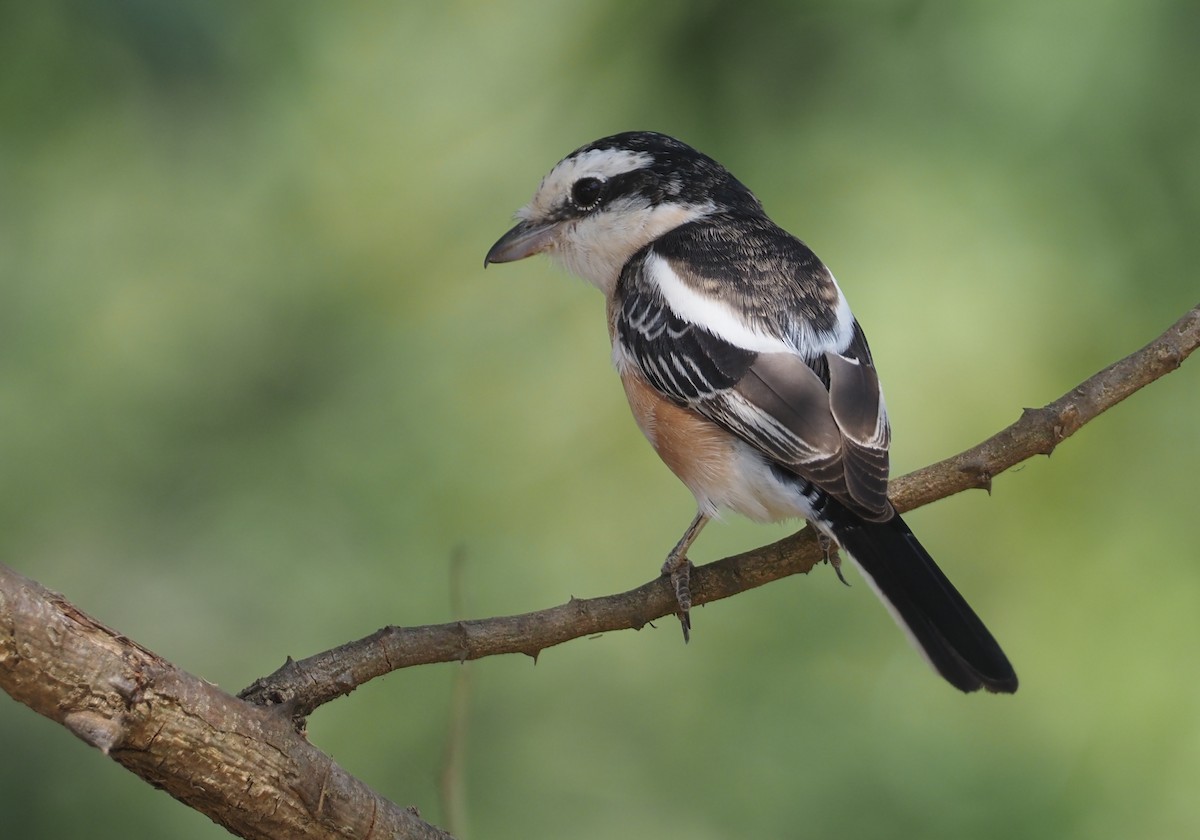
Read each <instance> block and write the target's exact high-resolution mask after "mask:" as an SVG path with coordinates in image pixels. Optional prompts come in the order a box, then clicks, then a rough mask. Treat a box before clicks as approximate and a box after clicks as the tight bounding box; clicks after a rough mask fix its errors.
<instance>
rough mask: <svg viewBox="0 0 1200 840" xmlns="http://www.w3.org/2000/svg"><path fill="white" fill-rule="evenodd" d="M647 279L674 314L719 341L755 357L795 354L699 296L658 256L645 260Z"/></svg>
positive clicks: (718, 303)
mask: <svg viewBox="0 0 1200 840" xmlns="http://www.w3.org/2000/svg"><path fill="white" fill-rule="evenodd" d="M645 276H646V278H647V279H648V280H649V281H650V282H651V283H653V284H655V285H657V286H658V290H659V291H660V292H661V293H662V296H663V298H664V299H665V300H666V304H667V307H668V308H669V309H671V311H673V312H674V313H675V314H676V315H678V316H679V317H680V318H682V319H683V320H685V321H687V322H688V323H690V324H695V325H696V326H698V327H702V328H703V329H706V330H708V331H709V332H710V333H712V334H713V335H715V336H717V338H720V339H721V340H723V341H727V342H729V343H730V344H732V345H734V346H735V347H741V348H743V349H746V350H752V351H754V352H756V353H789V352H794V351H793V350H792V348H791V347H790V346H789V345H788V343H786V342H785V341H784V340H783V339H782V338H779V337H777V336H773V335H769V334H767V333H764V332H762V331H761V330H757V329H755V328H754V327H752V326H751V325H749V324H747V323H746V322H745V321H744V320H743V319H742V318H741V317H739V316H738V314H737V313H736V312H734V311H733V310H732V309H730V308H729V307H728V306H726V305H725V304H724V303H723V302H722V301H720V300H717V299H716V298H713V297H709V296H708V295H705V294H701V293H700V292H697V291H696V290H695V289H693V288H692V287H691V286H689V285H688V284H687V283H685V282H684V281H683V280H682V279H680V277H679V275H678V274H676V273H675V271H674V269H672V268H671V264H670V263H669V262H667V261H666V260H665V259H664V258H663V257H660V256H659V255H658V254H655V253H650V254H648V255H647V256H646V274H645Z"/></svg>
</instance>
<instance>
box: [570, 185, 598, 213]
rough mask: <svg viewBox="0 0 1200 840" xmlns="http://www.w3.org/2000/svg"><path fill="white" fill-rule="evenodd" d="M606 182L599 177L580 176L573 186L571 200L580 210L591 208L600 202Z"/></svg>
mask: <svg viewBox="0 0 1200 840" xmlns="http://www.w3.org/2000/svg"><path fill="white" fill-rule="evenodd" d="M603 192H604V182H603V181H601V180H600V179H599V178H580V179H579V180H578V181H576V182H575V184H574V186H572V187H571V201H572V202H574V204H575V206H576V207H578V208H579V209H580V210H591V209H592V208H593V207H595V206H596V205H597V204H599V203H600V197H601V194H602V193H603Z"/></svg>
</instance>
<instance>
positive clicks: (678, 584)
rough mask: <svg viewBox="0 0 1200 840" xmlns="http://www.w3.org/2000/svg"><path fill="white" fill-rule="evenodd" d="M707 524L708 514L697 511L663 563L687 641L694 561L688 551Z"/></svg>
mask: <svg viewBox="0 0 1200 840" xmlns="http://www.w3.org/2000/svg"><path fill="white" fill-rule="evenodd" d="M706 524H708V516H707V515H706V514H705V513H703V512H702V511H697V512H696V518H695V519H693V520H692V524H691V525H689V526H688V527H687V530H686V531H684V532H683V536H682V537H680V538H679V542H677V543H675V547H674V548H672V549H671V553H670V554H668V555H667V560H666V562H665V563H663V565H662V573H663V574H664V575H669V576H670V578H671V586H672V587H673V588H674V589H675V601H676V603H677V604H678V605H679V610H678V611H677V612H676V613H675V614H676V615H677V616H679V623H680V625H681V626H682V627H683V641H684V642H685V643H686V642H687V641H688V640H689V639H690V638H691V635H692V615H691V610H692V590H691V579H692V561H691V560H688V557H687V552H688V549H689V548H691V547H692V543H693V542H695V540H696V537H697V536H699V534H700V531H701V530H702V529H703V528H704V526H705V525H706Z"/></svg>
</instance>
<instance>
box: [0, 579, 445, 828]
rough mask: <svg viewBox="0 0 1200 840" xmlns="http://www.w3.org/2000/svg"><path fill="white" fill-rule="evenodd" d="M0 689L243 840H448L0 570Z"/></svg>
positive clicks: (209, 690)
mask: <svg viewBox="0 0 1200 840" xmlns="http://www.w3.org/2000/svg"><path fill="white" fill-rule="evenodd" d="M0 688H3V689H4V690H5V691H6V692H8V693H9V694H10V695H12V697H13V698H14V699H16V700H19V701H21V702H22V703H24V704H25V705H27V706H29V707H30V708H31V709H33V710H34V711H35V712H38V713H39V714H42V715H45V716H46V717H48V718H50V719H51V720H54V721H57V722H58V723H61V724H62V725H63V726H65V727H66V728H67V729H69V730H71V732H73V733H75V735H77V736H79V738H81V739H82V740H83V741H85V742H86V743H88V744H91V745H92V746H93V747H96V748H97V749H99V750H100V751H102V752H103V753H105V754H106V755H108V756H109V757H111V758H112V759H113V760H114V761H116V762H117V763H118V764H121V765H122V766H123V767H125V768H126V769H127V770H129V771H131V772H133V773H136V774H137V775H138V776H140V777H142V778H143V779H145V780H146V781H148V782H149V783H150V784H152V785H154V786H155V787H158V788H162V789H163V790H165V791H166V792H167V793H169V794H171V796H173V797H175V798H176V799H178V800H179V801H180V802H183V803H184V804H186V805H188V806H189V807H192V808H195V809H196V810H197V811H200V812H201V813H203V814H205V815H207V816H208V817H210V818H211V819H212V820H214V821H215V822H217V823H219V824H220V825H222V826H224V827H225V828H227V829H229V830H230V831H232V832H234V833H236V834H238V835H240V836H242V837H247V838H255V840H258V838H261V840H280V838H305V839H306V840H308V838H312V839H313V840H317V838H320V840H333V838H346V837H360V838H370V837H380V838H383V837H387V838H412V840H450V835H448V834H445V833H444V832H442V831H440V830H438V829H436V828H434V827H433V826H431V825H429V824H427V823H424V822H422V821H421V820H420V819H419V818H418V817H417V815H416V814H415V812H412V811H409V810H406V809H404V808H400V807H398V806H397V805H395V804H393V803H391V802H389V801H388V800H386V799H384V798H383V797H382V796H380V795H379V794H377V793H376V792H375V791H373V790H371V789H370V788H369V787H367V785H366V784H364V783H363V782H361V781H359V780H358V779H356V778H354V777H353V776H351V775H349V774H348V773H347V772H346V771H345V770H343V769H342V768H341V767H339V766H338V765H337V764H336V763H334V761H333V759H331V758H329V756H327V755H325V754H324V753H322V752H321V751H320V750H318V749H316V748H315V747H313V746H312V745H311V744H309V743H308V741H306V740H305V739H304V738H303V737H302V736H301V735H299V734H298V733H297V732H296V730H295V728H294V727H293V726H292V725H291V724H290V722H289V721H287V720H286V719H284V718H282V717H281V716H280V715H278V714H273V713H271V712H270V711H268V710H266V709H263V708H260V707H256V706H252V705H250V704H249V703H244V702H242V701H240V700H238V699H236V698H235V697H232V696H230V695H228V694H226V693H225V692H223V691H221V690H220V689H218V688H217V687H216V686H214V685H212V684H210V683H207V682H205V681H204V680H201V679H198V678H197V677H194V676H192V675H191V674H188V673H185V672H184V671H181V670H179V669H178V668H176V667H175V666H173V665H171V664H170V663H169V662H166V661H165V660H163V659H162V658H161V657H159V656H157V655H156V654H154V653H151V652H150V651H148V650H146V649H145V648H143V647H141V646H140V645H138V644H137V643H136V642H133V641H130V640H129V639H127V638H125V637H124V636H121V635H120V634H119V633H116V632H114V631H113V630H110V629H109V628H107V627H105V626H104V625H103V624H100V623H99V622H98V621H96V620H95V619H93V618H90V617H89V616H87V615H85V614H84V613H82V612H80V611H79V610H78V609H76V608H75V607H74V606H72V605H71V604H69V603H67V601H65V600H64V599H63V598H62V596H60V595H57V594H55V593H53V592H51V591H49V590H48V589H45V588H44V587H42V586H41V585H40V584H37V583H35V582H33V581H31V580H29V579H27V578H25V577H22V576H21V575H19V574H17V573H16V572H15V571H13V570H12V569H9V568H8V567H7V566H4V565H0Z"/></svg>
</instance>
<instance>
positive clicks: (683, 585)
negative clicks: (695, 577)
mask: <svg viewBox="0 0 1200 840" xmlns="http://www.w3.org/2000/svg"><path fill="white" fill-rule="evenodd" d="M693 568H694V567H693V566H692V561H691V560H689V559H687V555H686V554H681V553H676V552H674V551H673V552H671V554H670V555H669V556H668V557H667V562H665V563H663V566H662V573H663V574H664V575H666V576H668V577H670V578H671V588H672V589H673V590H674V591H675V603H676V605H677V606H678V609H677V610H676V612H675V615H676V616H677V617H678V618H679V625H680V627H682V628H683V641H684V644H687V642H688V641H689V640H690V639H691V637H692V588H691V582H692V569H693Z"/></svg>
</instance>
